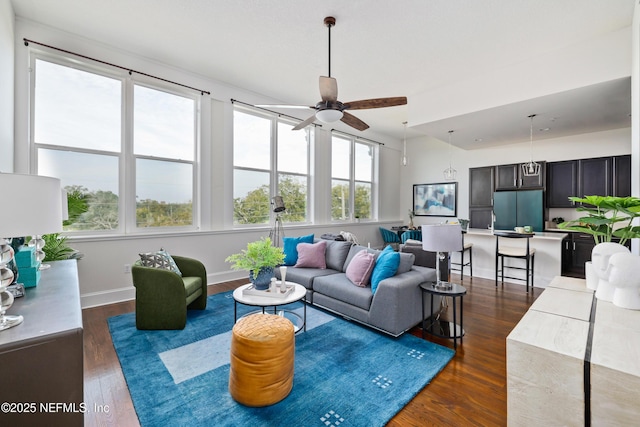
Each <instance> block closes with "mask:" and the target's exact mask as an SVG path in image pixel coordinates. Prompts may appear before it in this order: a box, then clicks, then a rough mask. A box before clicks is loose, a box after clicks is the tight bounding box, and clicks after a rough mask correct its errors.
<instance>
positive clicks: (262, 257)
mask: <svg viewBox="0 0 640 427" xmlns="http://www.w3.org/2000/svg"><path fill="white" fill-rule="evenodd" d="M225 261H226V262H228V263H231V268H232V269H234V270H247V271H248V272H249V280H250V281H251V283H253V285H254V286H255V287H256V289H259V290H266V289H268V288H269V284H270V282H271V278H272V277H273V269H274V268H275V267H277V266H279V265H281V264H282V263H283V262H284V251H283V250H282V248H279V247H276V246H273V245H272V243H271V239H270V238H269V237H263V238H262V239H260V240H257V241H255V242H250V243H248V244H247V249H243V250H242V251H241V252H239V253H236V254H233V255H230V256H228V257H227V258H226V259H225Z"/></svg>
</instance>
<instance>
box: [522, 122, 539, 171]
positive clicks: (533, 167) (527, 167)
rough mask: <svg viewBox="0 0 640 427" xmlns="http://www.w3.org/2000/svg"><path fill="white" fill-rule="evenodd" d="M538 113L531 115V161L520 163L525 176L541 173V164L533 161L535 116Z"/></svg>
mask: <svg viewBox="0 0 640 427" xmlns="http://www.w3.org/2000/svg"><path fill="white" fill-rule="evenodd" d="M535 116H536V114H532V115H530V116H529V118H530V119H531V129H530V132H529V150H530V151H529V163H523V164H521V165H520V167H521V168H522V175H523V176H538V175H540V164H538V163H536V162H534V161H533V118H534V117H535Z"/></svg>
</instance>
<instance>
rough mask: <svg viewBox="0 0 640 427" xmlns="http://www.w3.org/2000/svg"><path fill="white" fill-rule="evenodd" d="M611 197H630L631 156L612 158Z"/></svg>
mask: <svg viewBox="0 0 640 427" xmlns="http://www.w3.org/2000/svg"><path fill="white" fill-rule="evenodd" d="M612 182H613V195H614V196H618V197H629V196H631V155H626V156H615V157H614V158H613V179H612Z"/></svg>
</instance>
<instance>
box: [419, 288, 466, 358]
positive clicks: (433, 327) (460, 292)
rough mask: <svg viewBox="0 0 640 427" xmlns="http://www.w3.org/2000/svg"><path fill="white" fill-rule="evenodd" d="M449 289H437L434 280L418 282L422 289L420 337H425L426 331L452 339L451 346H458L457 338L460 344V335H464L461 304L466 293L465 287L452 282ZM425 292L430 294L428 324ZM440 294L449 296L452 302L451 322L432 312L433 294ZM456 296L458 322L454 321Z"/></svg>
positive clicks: (455, 347)
mask: <svg viewBox="0 0 640 427" xmlns="http://www.w3.org/2000/svg"><path fill="white" fill-rule="evenodd" d="M452 285H453V287H452V288H451V289H447V290H445V289H438V288H436V287H435V282H424V283H422V284H420V289H422V338H424V337H425V333H426V332H428V333H430V334H431V335H435V336H437V337H441V338H450V339H453V348H454V349H456V350H457V348H458V341H457V340H458V338H460V344H462V336H463V335H464V329H463V322H462V321H463V305H462V298H463V297H464V295H465V294H466V293H467V289H466V288H465V287H464V286H462V285H458V284H457V283H452ZM425 294H429V295H431V317H430V318H429V321H430V323H429V325H428V326H427V319H426V318H425V312H424V302H425V301H424V296H425ZM434 295H440V296H442V297H451V300H452V304H453V320H452V321H451V322H449V321H447V320H442V319H440V315H439V314H437V315H434V314H433V296H434ZM456 297H458V298H459V299H460V323H459V324H457V323H456Z"/></svg>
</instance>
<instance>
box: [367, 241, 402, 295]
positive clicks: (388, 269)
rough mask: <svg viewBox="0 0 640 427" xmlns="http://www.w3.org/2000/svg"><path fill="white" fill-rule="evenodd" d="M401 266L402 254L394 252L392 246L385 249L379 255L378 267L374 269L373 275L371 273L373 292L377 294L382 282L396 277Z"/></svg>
mask: <svg viewBox="0 0 640 427" xmlns="http://www.w3.org/2000/svg"><path fill="white" fill-rule="evenodd" d="M399 265H400V254H399V253H398V252H396V251H394V250H393V248H392V247H391V246H387V247H386V248H384V250H383V251H382V252H380V255H378V259H377V260H376V266H375V267H374V268H373V273H371V292H372V293H374V294H375V293H376V289H378V285H379V284H380V282H382V281H383V280H384V279H388V278H389V277H393V276H395V275H396V271H398V266H399Z"/></svg>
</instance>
